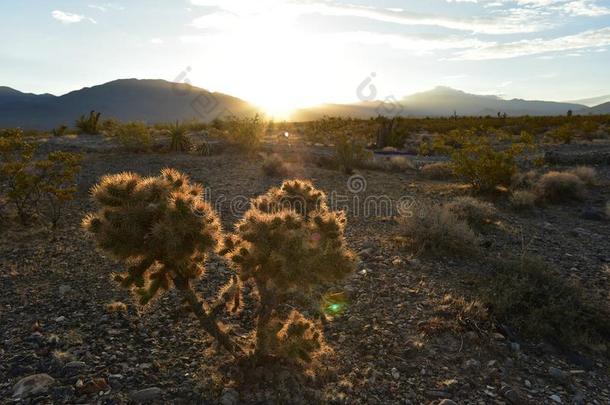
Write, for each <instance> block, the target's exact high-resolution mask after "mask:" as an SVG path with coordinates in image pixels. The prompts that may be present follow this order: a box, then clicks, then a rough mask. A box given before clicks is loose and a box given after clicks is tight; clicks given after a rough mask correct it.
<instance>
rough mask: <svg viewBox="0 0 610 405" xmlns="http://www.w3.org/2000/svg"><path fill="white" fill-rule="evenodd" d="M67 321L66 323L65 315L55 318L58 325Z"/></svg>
mask: <svg viewBox="0 0 610 405" xmlns="http://www.w3.org/2000/svg"><path fill="white" fill-rule="evenodd" d="M65 321H66V317H65V316H63V315H62V316H58V317H57V318H55V322H57V323H61V322H65Z"/></svg>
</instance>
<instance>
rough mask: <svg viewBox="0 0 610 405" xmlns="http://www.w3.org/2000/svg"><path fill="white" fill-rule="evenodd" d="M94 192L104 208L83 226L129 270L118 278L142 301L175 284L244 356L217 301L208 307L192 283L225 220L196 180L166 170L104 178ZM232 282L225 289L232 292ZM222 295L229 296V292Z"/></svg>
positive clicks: (203, 321)
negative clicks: (151, 174)
mask: <svg viewBox="0 0 610 405" xmlns="http://www.w3.org/2000/svg"><path fill="white" fill-rule="evenodd" d="M91 195H92V198H93V200H94V201H95V202H96V203H97V204H98V205H99V206H100V209H99V210H98V211H97V212H95V213H93V214H89V215H87V216H86V217H85V218H84V219H83V227H84V229H85V230H86V231H87V232H89V233H90V234H92V235H93V236H94V238H95V240H96V241H97V244H98V246H99V247H100V248H101V249H102V250H103V251H105V252H107V253H108V254H110V255H112V256H113V257H115V258H116V259H118V260H120V261H122V262H123V263H125V265H126V267H127V271H126V272H125V273H124V274H117V275H116V277H115V279H116V280H117V281H118V282H119V283H120V284H121V285H122V286H123V287H126V288H130V289H133V290H134V291H135V292H136V293H137V295H138V296H139V298H140V304H142V305H146V304H147V303H149V302H150V301H151V300H152V299H153V298H155V297H156V296H157V295H158V294H159V292H160V290H167V289H169V288H170V286H172V285H173V286H174V287H175V288H176V289H178V290H179V291H180V293H181V295H182V297H183V298H184V300H185V301H186V303H187V304H188V306H189V308H190V309H191V311H192V312H193V313H194V314H195V316H196V317H197V319H198V320H199V323H200V325H201V326H202V328H203V329H204V330H205V331H206V332H208V333H209V334H210V335H211V336H212V337H214V338H215V339H216V340H217V341H218V342H219V343H220V344H221V345H222V347H224V348H225V349H226V350H227V351H229V352H230V353H232V354H235V355H239V354H240V353H241V349H240V348H239V346H237V345H236V344H235V343H234V342H233V341H232V340H231V339H230V337H229V335H228V334H227V333H226V332H225V331H224V330H223V329H222V327H221V326H220V325H219V322H218V321H217V319H216V313H215V311H214V310H213V308H214V307H216V306H218V305H214V306H212V308H210V307H208V306H207V304H206V303H205V301H202V300H201V299H200V298H199V297H198V295H197V294H196V293H195V290H194V289H193V286H192V284H193V282H194V281H196V280H198V279H199V278H200V277H201V275H202V274H203V273H204V270H205V269H204V267H203V263H204V259H205V256H206V254H207V253H208V252H210V251H213V250H214V249H215V248H216V247H217V245H218V242H219V239H220V223H219V220H218V217H217V215H216V213H215V211H214V210H213V209H212V207H211V206H210V205H209V204H208V203H207V202H205V201H204V200H203V197H202V196H203V187H202V186H201V185H199V184H191V182H190V180H189V178H188V177H187V176H185V175H184V174H182V173H180V172H178V171H176V170H173V169H165V170H163V171H162V172H161V174H160V175H159V176H157V177H148V178H143V177H140V176H139V175H137V174H134V173H120V174H115V175H107V176H104V177H103V178H102V179H101V181H100V182H99V183H98V184H97V185H96V186H95V187H93V189H92V191H91ZM232 286H233V284H232V283H231V284H229V285H228V286H227V288H226V291H229V290H231V291H233V290H234V288H233V287H232ZM226 291H225V292H226ZM220 299H221V300H226V299H228V294H222V297H221V298H220ZM217 304H218V302H217ZM220 304H223V305H224V301H223V302H221V303H220Z"/></svg>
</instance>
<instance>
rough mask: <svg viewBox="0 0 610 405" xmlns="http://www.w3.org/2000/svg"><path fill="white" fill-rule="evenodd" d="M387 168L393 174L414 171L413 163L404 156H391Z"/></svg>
mask: <svg viewBox="0 0 610 405" xmlns="http://www.w3.org/2000/svg"><path fill="white" fill-rule="evenodd" d="M388 168H389V170H391V171H394V172H404V171H406V170H416V168H415V165H414V164H413V162H412V161H411V160H410V159H409V158H407V157H405V156H392V157H390V159H389V160H388Z"/></svg>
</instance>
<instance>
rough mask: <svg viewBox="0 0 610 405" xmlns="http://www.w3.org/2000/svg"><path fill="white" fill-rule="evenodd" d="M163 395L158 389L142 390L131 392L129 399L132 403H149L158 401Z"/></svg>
mask: <svg viewBox="0 0 610 405" xmlns="http://www.w3.org/2000/svg"><path fill="white" fill-rule="evenodd" d="M163 394H164V392H163V390H162V389H161V388H159V387H150V388H144V389H143V390H139V391H134V392H132V393H131V394H130V395H129V397H130V398H131V399H132V401H134V402H150V401H154V400H156V399H159V397H161V396H162V395H163Z"/></svg>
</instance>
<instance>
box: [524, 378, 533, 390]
mask: <svg viewBox="0 0 610 405" xmlns="http://www.w3.org/2000/svg"><path fill="white" fill-rule="evenodd" d="M523 384H524V385H525V388H527V389H531V388H532V383H531V382H530V380H525V381H524V382H523Z"/></svg>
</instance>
